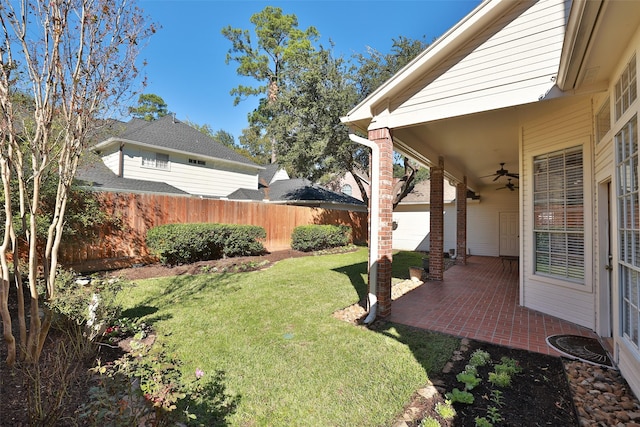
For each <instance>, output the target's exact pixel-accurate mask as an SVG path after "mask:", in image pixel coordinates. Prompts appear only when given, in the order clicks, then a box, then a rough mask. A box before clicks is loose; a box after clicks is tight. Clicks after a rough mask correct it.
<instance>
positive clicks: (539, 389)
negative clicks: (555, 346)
mask: <svg viewBox="0 0 640 427" xmlns="http://www.w3.org/2000/svg"><path fill="white" fill-rule="evenodd" d="M465 341H466V343H468V344H464V345H463V346H462V351H460V352H456V354H454V357H453V359H452V361H451V362H450V364H449V366H447V367H446V370H447V372H440V373H430V374H429V378H430V380H431V382H432V383H433V385H434V386H435V389H436V390H437V391H438V393H436V394H434V395H432V396H430V397H429V398H425V396H424V394H425V393H423V394H420V393H416V395H415V396H414V398H413V400H412V402H411V404H410V405H408V407H407V408H408V409H409V408H412V409H410V410H408V411H405V414H404V415H405V416H406V418H407V419H405V422H406V424H407V425H408V426H410V427H414V426H419V425H420V422H421V420H422V419H423V418H425V417H428V416H431V417H433V418H435V419H436V420H438V421H439V422H440V425H441V426H474V425H475V419H476V417H487V416H488V415H489V412H488V408H489V407H491V406H494V407H496V409H497V413H498V414H499V415H500V417H501V418H502V421H500V422H495V423H493V425H494V426H514V427H515V426H564V427H572V426H578V425H579V421H578V417H577V415H576V410H575V407H574V404H573V400H572V395H571V391H570V389H569V384H568V382H567V378H566V374H565V371H564V365H563V363H562V359H560V358H557V357H552V356H548V355H544V354H540V353H533V352H530V351H526V350H518V349H510V348H507V347H502V346H498V345H494V344H489V343H484V342H478V341H473V340H465ZM476 349H482V350H485V351H487V352H489V354H490V355H491V359H492V364H490V365H487V366H484V367H479V368H478V374H479V376H480V378H482V379H483V380H482V382H481V383H480V384H479V385H478V386H476V387H475V388H474V389H473V390H471V391H470V392H471V393H472V394H473V395H474V398H475V399H474V402H473V403H472V404H463V403H455V404H454V405H453V406H454V409H455V410H456V417H455V419H454V420H445V419H443V418H442V417H441V416H440V415H439V414H438V413H437V411H436V410H435V407H436V404H437V403H438V402H444V400H445V399H444V395H445V394H446V393H448V392H450V391H451V390H453V389H454V388H458V389H460V390H462V389H464V384H463V383H461V382H459V381H458V380H457V379H456V375H457V374H458V373H460V372H461V371H463V370H464V369H465V365H466V364H467V363H468V361H469V357H470V355H471V354H472V353H473V352H474V351H475V350H476ZM502 357H509V358H512V359H515V360H516V361H517V362H518V364H519V366H520V367H521V368H522V372H521V373H519V374H516V375H514V377H513V379H512V382H511V385H510V386H508V387H497V386H494V385H493V384H491V383H490V382H489V381H488V380H487V378H488V373H489V372H490V371H492V370H493V364H497V363H500V359H501V358H502ZM495 390H499V392H500V394H501V398H500V400H501V402H502V404H501V405H498V404H496V403H495V401H493V400H492V397H493V395H492V392H494V391H495ZM416 409H417V411H416ZM402 418H403V417H402V416H401V417H400V419H402Z"/></svg>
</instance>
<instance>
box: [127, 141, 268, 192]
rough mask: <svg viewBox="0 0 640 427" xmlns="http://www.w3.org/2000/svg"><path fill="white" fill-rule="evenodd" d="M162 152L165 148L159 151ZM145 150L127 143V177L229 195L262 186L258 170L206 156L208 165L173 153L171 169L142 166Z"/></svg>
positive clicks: (183, 188)
mask: <svg viewBox="0 0 640 427" xmlns="http://www.w3.org/2000/svg"><path fill="white" fill-rule="evenodd" d="M158 152H161V151H158ZM141 153H142V152H141V150H140V149H138V148H135V147H131V146H128V145H127V146H125V150H124V178H132V179H141V180H147V181H156V182H165V183H167V184H169V185H173V186H174V187H176V188H179V189H180V190H183V191H186V192H187V193H190V194H195V195H202V196H210V197H225V196H227V195H229V194H230V193H232V192H234V191H235V190H237V189H239V188H258V171H257V170H256V169H255V168H251V167H244V166H241V165H230V164H227V163H222V162H217V161H213V160H210V159H206V160H205V162H206V165H204V166H201V165H194V164H190V163H189V158H193V157H187V156H181V155H176V154H171V153H170V154H169V170H162V169H154V168H148V167H142V157H141Z"/></svg>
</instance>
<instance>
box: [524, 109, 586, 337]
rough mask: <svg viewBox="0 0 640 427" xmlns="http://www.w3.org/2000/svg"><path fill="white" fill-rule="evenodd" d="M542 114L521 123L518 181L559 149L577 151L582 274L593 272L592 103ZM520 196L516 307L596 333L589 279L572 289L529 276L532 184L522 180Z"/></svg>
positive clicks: (571, 285) (566, 284)
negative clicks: (582, 229) (581, 175)
mask: <svg viewBox="0 0 640 427" xmlns="http://www.w3.org/2000/svg"><path fill="white" fill-rule="evenodd" d="M546 111H547V114H545V115H542V116H540V115H538V116H537V117H536V118H535V119H530V120H526V121H525V122H524V124H523V127H522V159H523V160H522V165H521V168H522V175H523V176H525V177H531V176H532V174H533V170H532V167H533V158H534V157H535V156H537V155H541V154H545V153H550V152H554V151H557V150H561V149H563V148H569V147H575V146H578V145H580V146H582V147H583V165H584V176H585V189H584V194H585V201H584V208H585V212H584V214H585V225H584V226H585V244H584V249H585V271H586V272H590V271H593V246H594V242H593V234H592V233H591V230H593V228H594V227H593V215H592V208H593V187H592V185H591V183H592V180H593V160H592V159H593V157H592V144H591V141H592V116H593V110H592V103H591V98H589V97H583V98H578V97H575V98H573V99H572V100H571V101H570V102H561V103H558V102H551V103H549V104H548V108H547V109H546ZM520 184H521V187H520V191H523V208H522V216H523V220H522V227H523V230H524V232H523V234H522V235H521V239H520V240H521V245H522V252H523V254H524V256H523V261H522V268H523V271H522V272H521V274H522V276H523V284H522V287H521V292H520V301H521V303H522V305H524V306H525V307H528V308H531V309H534V310H538V311H541V312H543V313H547V314H550V315H553V316H556V317H560V318H562V319H565V320H568V321H571V322H574V323H577V324H579V325H582V326H585V327H587V328H590V329H594V328H595V318H596V316H595V313H594V311H595V292H594V290H593V275H592V274H585V283H584V284H577V283H573V282H569V281H563V280H559V279H555V278H551V277H544V276H541V275H537V274H534V268H535V266H534V262H535V253H534V241H533V237H534V232H533V204H532V200H533V196H532V191H533V184H532V182H531V180H527V181H526V182H525V183H524V184H525V185H522V184H523V182H521V183H520Z"/></svg>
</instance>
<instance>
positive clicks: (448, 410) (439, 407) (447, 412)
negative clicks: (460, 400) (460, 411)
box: [435, 400, 456, 420]
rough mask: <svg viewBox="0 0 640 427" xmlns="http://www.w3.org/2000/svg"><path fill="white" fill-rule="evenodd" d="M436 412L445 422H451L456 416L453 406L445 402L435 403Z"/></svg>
mask: <svg viewBox="0 0 640 427" xmlns="http://www.w3.org/2000/svg"><path fill="white" fill-rule="evenodd" d="M435 409H436V412H437V413H438V415H440V416H441V417H442V418H444V419H445V420H452V419H453V417H455V416H456V410H455V409H454V408H453V405H452V404H451V402H450V401H448V400H447V401H445V402H444V403H442V402H438V403H436V408H435Z"/></svg>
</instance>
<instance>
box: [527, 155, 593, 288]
mask: <svg viewBox="0 0 640 427" xmlns="http://www.w3.org/2000/svg"><path fill="white" fill-rule="evenodd" d="M578 156H579V157H578ZM532 161H533V245H534V255H535V259H534V263H533V268H534V274H536V275H539V276H542V277H549V278H555V279H559V280H562V281H564V282H570V283H573V284H577V285H581V286H586V285H587V283H586V278H585V266H586V252H585V238H586V236H585V223H586V212H585V203H586V200H585V197H586V194H585V188H584V164H585V159H584V152H583V147H582V146H579V145H578V146H573V147H569V148H565V149H562V150H557V151H554V152H550V153H544V154H540V155H537V156H534V157H533V159H532ZM578 161H579V162H578ZM572 213H573V214H574V215H571V214H572Z"/></svg>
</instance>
